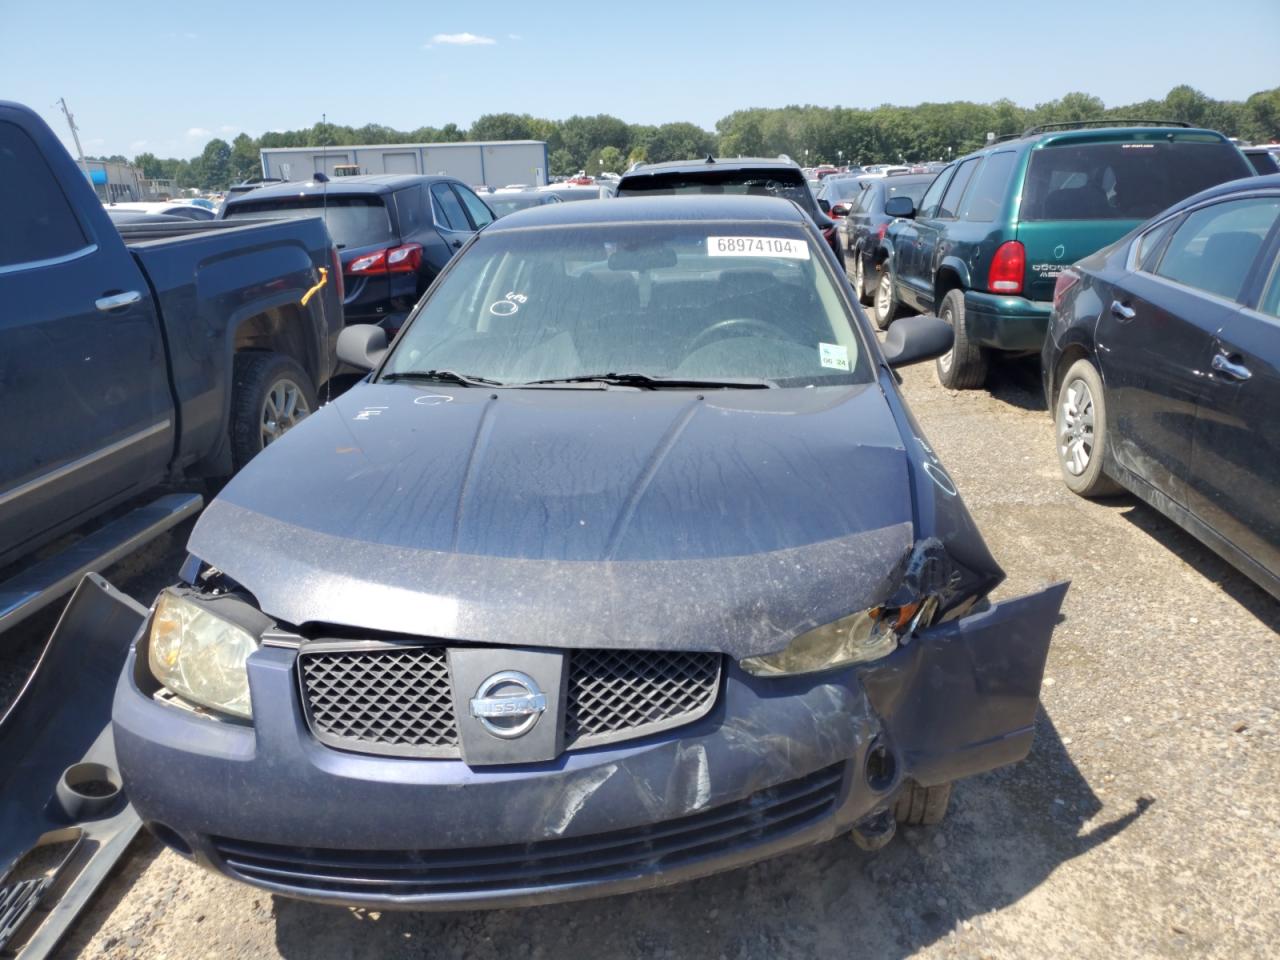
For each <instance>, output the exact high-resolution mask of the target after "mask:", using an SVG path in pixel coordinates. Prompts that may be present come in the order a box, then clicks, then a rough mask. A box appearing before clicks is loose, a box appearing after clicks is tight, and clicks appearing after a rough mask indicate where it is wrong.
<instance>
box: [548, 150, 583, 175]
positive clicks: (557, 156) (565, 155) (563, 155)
mask: <svg viewBox="0 0 1280 960" xmlns="http://www.w3.org/2000/svg"><path fill="white" fill-rule="evenodd" d="M548 162H549V163H550V164H551V175H552V176H553V177H571V176H573V175H574V174H575V173H577V172H578V170H579V169H581V168H580V167H578V166H577V165H575V164H574V162H573V154H571V153H570V152H569V151H568V150H566V149H565V148H564V147H561V148H560V149H559V150H555V151H553V152H552V153H551V157H550V160H549V161H548Z"/></svg>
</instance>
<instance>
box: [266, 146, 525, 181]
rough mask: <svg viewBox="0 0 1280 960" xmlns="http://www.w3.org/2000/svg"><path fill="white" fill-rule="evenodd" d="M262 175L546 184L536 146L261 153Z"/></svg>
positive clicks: (281, 149) (286, 149) (297, 149)
mask: <svg viewBox="0 0 1280 960" xmlns="http://www.w3.org/2000/svg"><path fill="white" fill-rule="evenodd" d="M260 153H261V154H262V175H263V176H264V177H279V178H281V179H283V180H310V179H311V176H312V174H314V173H316V172H317V171H321V170H323V171H324V172H325V173H326V174H327V175H328V176H329V177H331V178H332V177H334V176H345V175H353V174H365V173H427V174H436V173H443V174H447V175H449V176H451V177H457V178H458V179H459V180H461V181H462V182H463V183H469V184H473V185H479V184H486V185H487V186H490V187H502V186H506V185H507V184H512V183H523V184H528V185H530V186H540V185H542V184H544V183H546V182H547V145H546V143H545V142H544V141H542V140H491V141H489V140H486V141H464V142H462V143H387V144H378V145H372V146H358V147H349V146H343V147H324V148H321V147H264V148H263V149H262V150H261V151H260Z"/></svg>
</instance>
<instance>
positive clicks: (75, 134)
mask: <svg viewBox="0 0 1280 960" xmlns="http://www.w3.org/2000/svg"><path fill="white" fill-rule="evenodd" d="M58 105H59V106H61V107H62V114H63V116H65V117H66V118H67V126H69V127H70V128H71V139H72V140H74V141H75V142H76V154H77V155H78V156H79V157H80V168H81V169H82V170H84V176H85V179H86V180H88V181H89V183H91V184H92V183H93V177H92V176H90V174H89V164H88V163H87V162H86V161H85V159H84V148H83V147H81V146H80V131H79V130H77V129H76V118H75V117H73V116H72V115H71V111H70V110H68V109H67V101H66V100H65V99H63V98H62V97H59V98H58Z"/></svg>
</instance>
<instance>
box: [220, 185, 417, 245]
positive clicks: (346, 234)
mask: <svg viewBox="0 0 1280 960" xmlns="http://www.w3.org/2000/svg"><path fill="white" fill-rule="evenodd" d="M298 217H320V218H321V219H323V220H324V222H325V225H326V226H327V227H328V228H329V236H331V237H332V238H333V242H334V244H335V245H336V246H337V247H338V249H340V250H341V249H342V248H344V247H371V246H373V245H374V244H378V243H390V242H391V241H392V240H394V239H395V235H394V234H393V233H392V230H391V217H390V216H388V214H387V207H386V204H384V203H383V202H382V197H381V196H377V195H372V196H360V197H350V196H348V197H329V198H328V200H327V201H326V200H325V199H324V198H323V197H320V196H316V195H311V194H308V195H307V196H305V197H273V198H271V199H269V200H253V201H246V202H245V203H237V204H236V205H235V206H233V207H228V208H227V212H226V215H225V219H227V220H293V219H296V218H298Z"/></svg>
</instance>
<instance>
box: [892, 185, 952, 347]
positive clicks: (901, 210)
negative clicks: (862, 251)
mask: <svg viewBox="0 0 1280 960" xmlns="http://www.w3.org/2000/svg"><path fill="white" fill-rule="evenodd" d="M884 214H885V216H886V217H902V218H903V219H906V220H910V219H912V218H913V217H914V216H915V215H916V205H915V204H914V203H912V202H911V198H910V197H890V198H889V199H888V200H886V201H885V203H884ZM943 353H946V351H945V350H944V351H943Z"/></svg>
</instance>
